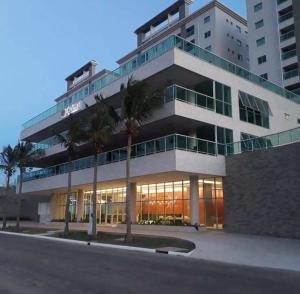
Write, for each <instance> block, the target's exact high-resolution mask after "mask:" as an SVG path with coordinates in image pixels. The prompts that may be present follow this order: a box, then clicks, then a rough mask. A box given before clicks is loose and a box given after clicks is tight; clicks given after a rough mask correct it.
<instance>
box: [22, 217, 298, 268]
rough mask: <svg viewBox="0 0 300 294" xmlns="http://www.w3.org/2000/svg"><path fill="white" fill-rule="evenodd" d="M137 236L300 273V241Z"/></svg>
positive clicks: (197, 254) (141, 230)
mask: <svg viewBox="0 0 300 294" xmlns="http://www.w3.org/2000/svg"><path fill="white" fill-rule="evenodd" d="M21 225H23V226H30V227H42V228H51V229H61V230H62V229H63V227H64V223H49V224H46V225H44V224H38V223H33V222H22V223H21ZM70 227H71V229H77V230H87V224H82V223H71V224H70ZM98 230H100V231H106V232H118V233H121V232H125V228H124V227H111V226H98ZM133 233H135V234H143V235H157V236H170V237H177V238H181V239H186V240H190V241H192V242H194V243H195V245H196V249H195V250H194V251H193V252H192V254H191V255H190V256H191V257H193V258H199V259H205V260H212V261H219V262H227V263H233V264H240V265H249V266H258V267H268V268H275V269H286V270H296V271H300V240H295V239H283V238H273V237H265V236H253V235H241V234H230V233H225V232H223V231H212V230H206V229H200V231H198V232H197V231H190V230H189V231H187V232H174V231H170V230H167V229H166V230H163V229H162V227H159V229H157V230H155V229H149V228H147V227H143V226H140V227H138V228H136V227H135V228H134V229H133Z"/></svg>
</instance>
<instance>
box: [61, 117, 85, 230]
mask: <svg viewBox="0 0 300 294" xmlns="http://www.w3.org/2000/svg"><path fill="white" fill-rule="evenodd" d="M56 138H57V140H58V142H59V143H60V144H61V145H63V146H64V147H65V148H66V150H67V153H68V192H67V201H66V208H65V229H64V234H65V236H67V235H68V234H69V222H70V212H69V210H70V201H71V196H72V161H73V160H74V159H75V158H76V149H77V147H78V145H79V144H80V143H81V142H82V141H83V139H84V130H83V123H82V121H81V120H79V119H76V120H75V119H74V118H73V116H72V115H70V116H69V117H68V118H67V131H66V132H65V133H64V134H61V133H57V134H56Z"/></svg>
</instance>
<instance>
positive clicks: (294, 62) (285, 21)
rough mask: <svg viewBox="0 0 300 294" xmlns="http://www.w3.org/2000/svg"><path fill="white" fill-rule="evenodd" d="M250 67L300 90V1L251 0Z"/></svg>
mask: <svg viewBox="0 0 300 294" xmlns="http://www.w3.org/2000/svg"><path fill="white" fill-rule="evenodd" d="M247 15H248V30H249V49H250V50H249V52H250V70H251V71H253V72H255V73H256V74H258V75H260V76H262V77H264V78H266V79H269V80H270V81H272V82H274V83H276V84H278V85H280V86H283V87H285V88H287V89H289V90H291V91H293V92H296V93H298V94H299V93H300V80H299V61H300V1H299V0H247Z"/></svg>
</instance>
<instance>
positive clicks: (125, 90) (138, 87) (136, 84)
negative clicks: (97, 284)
mask: <svg viewBox="0 0 300 294" xmlns="http://www.w3.org/2000/svg"><path fill="white" fill-rule="evenodd" d="M120 93H121V96H122V104H121V112H120V114H119V113H118V112H117V111H115V110H114V109H113V108H110V114H111V116H112V117H113V118H114V119H116V120H117V121H118V122H119V123H120V125H121V128H123V129H122V131H123V132H125V133H126V135H127V159H126V240H127V241H131V240H132V233H131V202H132V196H131V191H130V177H131V175H130V159H131V149H132V140H133V138H134V137H137V136H138V134H139V130H140V127H141V125H142V123H143V122H145V121H146V120H147V119H148V118H149V117H151V115H152V113H153V111H154V110H156V109H158V108H160V107H162V106H163V103H164V99H163V95H162V94H161V93H160V92H159V91H158V90H152V89H151V88H150V86H149V85H148V83H147V82H145V81H136V80H134V78H133V77H130V78H129V79H128V82H127V85H126V86H125V85H124V84H122V85H121V88H120ZM102 101H103V102H104V100H103V99H102Z"/></svg>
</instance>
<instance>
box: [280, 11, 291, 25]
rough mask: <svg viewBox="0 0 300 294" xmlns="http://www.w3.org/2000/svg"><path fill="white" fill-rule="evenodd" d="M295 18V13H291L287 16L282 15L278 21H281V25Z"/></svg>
mask: <svg viewBox="0 0 300 294" xmlns="http://www.w3.org/2000/svg"><path fill="white" fill-rule="evenodd" d="M293 16H294V12H293V11H290V12H288V13H286V14H283V15H280V16H279V18H278V21H279V23H282V22H284V21H286V20H288V19H290V18H292V17H293Z"/></svg>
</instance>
